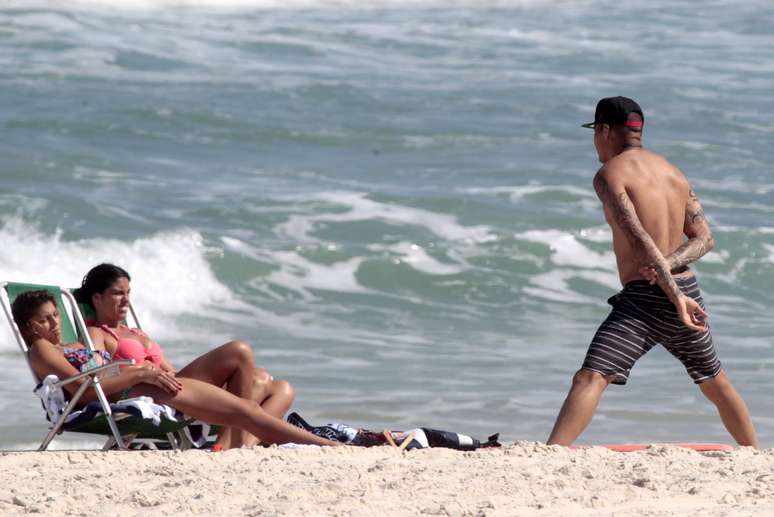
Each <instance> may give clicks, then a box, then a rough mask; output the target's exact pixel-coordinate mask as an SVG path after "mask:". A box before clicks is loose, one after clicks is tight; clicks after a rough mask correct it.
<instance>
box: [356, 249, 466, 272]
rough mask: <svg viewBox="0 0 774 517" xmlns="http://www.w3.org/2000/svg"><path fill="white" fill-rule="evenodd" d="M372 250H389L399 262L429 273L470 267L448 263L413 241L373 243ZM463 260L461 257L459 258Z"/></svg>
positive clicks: (455, 270) (462, 269) (460, 270)
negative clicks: (439, 259) (384, 243)
mask: <svg viewBox="0 0 774 517" xmlns="http://www.w3.org/2000/svg"><path fill="white" fill-rule="evenodd" d="M368 249H369V250H371V251H377V252H378V251H388V252H389V253H390V254H392V255H396V258H395V259H394V260H395V261H396V263H397V262H400V263H404V264H407V265H409V266H411V267H412V268H414V269H416V270H417V271H420V272H422V273H427V274H428V275H456V274H459V273H462V272H463V271H465V270H466V269H468V265H467V264H463V265H458V264H446V263H443V262H440V261H438V260H437V259H435V258H434V257H432V256H431V255H430V254H429V253H428V252H427V251H426V250H425V249H424V248H423V247H422V246H420V245H419V244H414V243H411V242H405V241H404V242H399V243H397V244H394V245H392V246H382V245H378V244H377V245H371V246H368ZM458 260H461V259H458Z"/></svg>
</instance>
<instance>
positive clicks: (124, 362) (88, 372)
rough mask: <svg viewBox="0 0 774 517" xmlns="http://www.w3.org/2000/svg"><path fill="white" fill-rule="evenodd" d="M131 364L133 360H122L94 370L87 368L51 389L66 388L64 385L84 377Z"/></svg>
mask: <svg viewBox="0 0 774 517" xmlns="http://www.w3.org/2000/svg"><path fill="white" fill-rule="evenodd" d="M133 364H134V359H122V360H120V361H113V362H111V363H110V364H103V365H102V366H97V367H95V368H89V369H88V370H85V371H82V372H81V373H79V374H76V375H73V376H72V377H68V378H66V379H63V380H61V381H59V382H57V383H55V384H53V387H54V388H61V387H62V386H66V385H68V384H70V383H71V382H75V381H77V380H80V379H83V378H84V377H91V376H93V375H97V374H98V373H102V372H107V371H111V370H115V369H116V368H118V367H119V366H131V365H133Z"/></svg>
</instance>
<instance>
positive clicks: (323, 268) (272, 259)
mask: <svg viewBox="0 0 774 517" xmlns="http://www.w3.org/2000/svg"><path fill="white" fill-rule="evenodd" d="M221 241H222V242H223V244H224V245H225V247H226V249H229V250H231V251H233V252H236V253H239V254H241V255H243V256H246V257H249V258H252V259H254V260H257V261H260V262H267V263H269V264H272V265H278V266H279V269H278V270H276V271H273V272H271V273H269V274H268V275H267V276H266V277H265V278H263V279H262V280H261V283H265V284H272V285H276V286H280V287H283V288H285V289H288V290H290V291H294V292H296V293H298V294H300V295H302V296H303V297H304V298H305V299H309V300H311V299H312V298H314V296H313V295H312V293H311V292H310V289H320V290H325V291H339V292H347V293H366V292H370V290H369V289H367V288H365V287H363V286H362V285H360V284H359V283H358V281H357V277H356V274H357V270H358V268H359V267H360V264H362V263H363V259H362V258H361V257H353V258H350V259H348V260H343V261H339V262H334V263H333V264H321V263H319V262H313V261H311V260H309V259H307V258H306V257H304V256H303V255H301V254H300V253H299V252H297V251H264V250H259V249H257V248H255V247H254V246H252V245H250V244H248V243H246V242H244V241H241V240H239V239H236V238H233V237H221ZM333 249H335V247H334V248H333Z"/></svg>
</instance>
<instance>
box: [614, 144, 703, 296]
mask: <svg viewBox="0 0 774 517" xmlns="http://www.w3.org/2000/svg"><path fill="white" fill-rule="evenodd" d="M600 174H604V175H605V176H607V177H615V180H616V183H619V184H622V185H623V187H624V188H625V189H626V192H627V194H628V195H629V198H630V199H631V202H632V204H633V205H634V209H635V211H636V212H637V216H638V218H639V220H640V222H641V223H642V226H643V228H644V229H645V231H646V232H647V233H648V235H650V237H651V238H652V239H653V242H654V243H655V244H656V246H657V247H658V249H659V251H661V253H662V255H664V256H666V255H669V254H670V253H672V252H673V251H675V250H676V249H677V248H678V247H679V246H680V245H681V244H682V242H683V235H684V234H683V227H684V223H685V209H686V203H687V201H688V196H689V193H690V190H691V189H690V185H689V184H688V180H687V179H686V178H685V176H684V175H683V173H682V172H680V170H679V169H678V168H677V167H675V166H674V165H672V164H671V163H669V162H668V161H667V160H666V159H665V158H664V157H662V156H660V155H658V154H656V153H652V152H650V151H647V150H644V149H631V150H628V151H625V152H623V153H621V154H619V155H617V156H615V157H614V158H612V159H611V160H609V161H608V162H607V163H606V164H605V166H604V167H603V169H602V170H600ZM608 210H609V209H608V207H607V206H606V207H605V216H606V219H607V221H608V223H609V224H610V227H611V228H612V230H613V249H614V251H615V255H616V260H617V262H618V273H619V276H620V279H621V283H622V284H626V283H627V282H629V281H632V280H637V279H640V278H642V276H641V275H640V273H639V272H638V270H639V268H640V267H641V266H642V264H641V263H640V258H639V257H637V254H636V252H635V251H634V250H633V249H632V246H631V243H630V242H629V241H628V240H627V238H626V236H625V234H624V232H623V231H622V229H621V228H620V226H619V225H618V224H617V223H616V220H615V218H613V217H611V214H610V213H609V212H608Z"/></svg>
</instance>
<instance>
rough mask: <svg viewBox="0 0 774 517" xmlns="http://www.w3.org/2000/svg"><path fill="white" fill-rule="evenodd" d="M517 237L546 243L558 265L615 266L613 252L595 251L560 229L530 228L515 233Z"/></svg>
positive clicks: (611, 267) (592, 267)
mask: <svg viewBox="0 0 774 517" xmlns="http://www.w3.org/2000/svg"><path fill="white" fill-rule="evenodd" d="M515 237H516V238H517V239H522V240H527V241H531V242H539V243H542V244H546V245H548V247H549V248H550V250H551V261H552V262H553V263H554V264H556V265H558V266H575V267H579V268H588V269H606V270H611V271H614V270H615V268H616V262H615V254H614V253H613V252H612V251H610V252H605V253H597V252H595V251H593V250H590V249H588V248H587V247H586V246H584V245H583V244H582V243H581V242H580V241H578V239H577V238H576V237H575V235H573V234H572V233H569V232H565V231H562V230H530V231H527V232H523V233H518V234H516V235H515Z"/></svg>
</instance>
